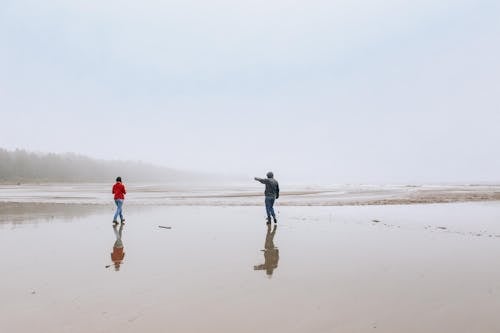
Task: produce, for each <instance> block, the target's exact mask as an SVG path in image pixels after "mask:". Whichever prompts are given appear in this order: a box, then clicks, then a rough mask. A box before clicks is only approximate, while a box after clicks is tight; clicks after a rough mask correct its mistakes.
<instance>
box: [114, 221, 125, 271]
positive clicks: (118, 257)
mask: <svg viewBox="0 0 500 333" xmlns="http://www.w3.org/2000/svg"><path fill="white" fill-rule="evenodd" d="M113 230H114V232H115V236H116V241H115V244H113V252H112V253H111V261H113V263H114V264H115V271H119V270H120V265H121V264H122V261H123V258H124V257H125V252H123V243H122V231H123V224H122V225H120V228H119V229H118V226H116V225H114V226H113Z"/></svg>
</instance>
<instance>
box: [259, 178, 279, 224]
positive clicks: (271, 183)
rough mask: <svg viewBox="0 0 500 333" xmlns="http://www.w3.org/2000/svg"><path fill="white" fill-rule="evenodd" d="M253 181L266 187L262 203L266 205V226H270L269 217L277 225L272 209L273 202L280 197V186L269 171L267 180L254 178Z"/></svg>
mask: <svg viewBox="0 0 500 333" xmlns="http://www.w3.org/2000/svg"><path fill="white" fill-rule="evenodd" d="M254 179H255V180H256V181H258V182H260V183H262V184H264V185H266V190H265V191H264V196H265V197H266V199H265V200H264V202H265V204H266V213H267V224H271V216H272V217H273V220H274V223H278V220H277V219H276V214H275V213H274V207H273V206H274V201H275V200H276V199H278V198H279V197H280V186H279V184H278V181H277V180H276V179H274V174H273V173H272V172H271V171H269V172H268V173H267V179H263V178H258V177H255V178H254Z"/></svg>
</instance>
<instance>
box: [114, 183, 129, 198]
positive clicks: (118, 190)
mask: <svg viewBox="0 0 500 333" xmlns="http://www.w3.org/2000/svg"><path fill="white" fill-rule="evenodd" d="M111 193H113V194H114V195H115V200H116V199H122V200H123V199H125V194H127V191H125V185H123V184H122V183H120V182H116V184H115V185H113V191H112V192H111Z"/></svg>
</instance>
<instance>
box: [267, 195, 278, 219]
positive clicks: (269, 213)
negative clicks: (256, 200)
mask: <svg viewBox="0 0 500 333" xmlns="http://www.w3.org/2000/svg"><path fill="white" fill-rule="evenodd" d="M274 200H275V198H274V197H266V200H265V203H266V213H267V218H271V216H272V217H274V218H276V214H274V208H273V205H274Z"/></svg>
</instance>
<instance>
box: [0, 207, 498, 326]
mask: <svg viewBox="0 0 500 333" xmlns="http://www.w3.org/2000/svg"><path fill="white" fill-rule="evenodd" d="M67 206H68V205H65V206H64V207H67ZM69 206H71V207H73V206H72V205H69ZM34 207H35V208H33V207H32V210H31V218H26V215H28V214H26V212H25V211H24V212H23V211H21V212H15V211H10V217H8V218H7V217H5V216H6V215H4V214H3V213H2V215H3V216H4V221H3V222H2V223H1V224H0V251H1V253H3V255H2V260H1V266H0V267H1V268H0V269H1V275H2V283H1V284H0V295H2V302H1V303H0V313H2V314H3V315H2V320H0V331H1V332H54V333H57V332H116V331H118V332H165V331H169V332H346V333H350V332H353V333H354V332H377V331H379V332H398V333H399V332H453V333H461V332H463V333H465V332H467V333H469V332H482V333H488V332H499V331H500V319H499V318H498V314H497V312H498V309H500V265H499V258H500V203H499V202H475V203H453V204H431V205H396V206H342V207H299V206H297V207H293V206H278V207H277V209H278V211H279V225H278V227H277V228H276V230H273V228H271V229H268V228H267V227H266V225H265V223H264V219H263V207H251V206H233V207H224V206H178V207H175V206H168V205H162V206H154V205H150V206H145V207H142V206H140V205H135V206H134V205H131V206H129V207H127V206H125V209H126V211H125V212H126V218H127V224H126V225H125V226H124V228H123V229H122V231H121V241H117V235H118V236H119V235H120V232H119V228H117V229H116V230H114V229H113V227H112V225H111V217H112V213H113V207H112V206H111V205H108V206H103V207H101V206H88V207H87V208H85V209H83V210H72V211H71V213H68V212H66V213H65V214H66V215H64V214H60V213H54V212H55V211H57V209H54V211H52V212H50V213H49V214H50V216H52V217H51V218H47V215H44V214H45V213H42V214H40V215H37V213H36V212H37V208H36V207H37V206H34ZM38 208H39V207H38ZM70 209H71V208H70ZM23 214H24V217H23ZM68 214H69V215H68ZM16 216H17V217H18V218H16ZM159 226H163V227H170V229H167V228H159ZM117 267H119V269H117Z"/></svg>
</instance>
